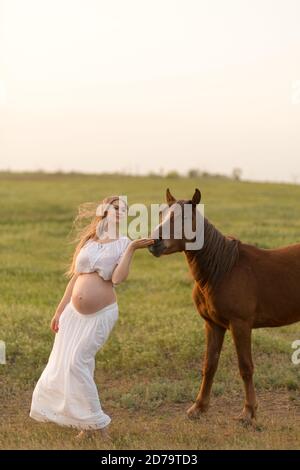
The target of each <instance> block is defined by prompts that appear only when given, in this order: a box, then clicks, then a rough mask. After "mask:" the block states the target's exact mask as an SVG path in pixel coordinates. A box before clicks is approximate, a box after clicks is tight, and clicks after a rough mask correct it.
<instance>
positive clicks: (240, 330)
mask: <svg viewBox="0 0 300 470" xmlns="http://www.w3.org/2000/svg"><path fill="white" fill-rule="evenodd" d="M230 329H231V332H232V336H233V340H234V343H235V347H236V351H237V356H238V363H239V369H240V374H241V377H242V379H243V382H244V386H245V395H246V400H245V404H244V408H243V411H242V414H241V415H240V416H239V419H241V420H242V421H244V422H248V423H251V422H252V421H253V419H255V417H256V409H257V403H256V395H255V388H254V384H253V370H254V367H253V362H252V353H251V327H250V326H249V325H248V324H247V323H246V322H245V321H241V320H236V321H234V322H232V323H231V325H230Z"/></svg>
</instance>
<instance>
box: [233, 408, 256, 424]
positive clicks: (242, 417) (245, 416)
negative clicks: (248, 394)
mask: <svg viewBox="0 0 300 470" xmlns="http://www.w3.org/2000/svg"><path fill="white" fill-rule="evenodd" d="M235 420H237V421H238V422H239V423H240V424H241V425H242V426H244V427H245V428H248V427H252V428H256V426H257V423H256V419H255V417H253V416H251V415H250V414H249V413H247V412H245V411H243V412H242V413H241V414H239V415H238V416H236V417H235Z"/></svg>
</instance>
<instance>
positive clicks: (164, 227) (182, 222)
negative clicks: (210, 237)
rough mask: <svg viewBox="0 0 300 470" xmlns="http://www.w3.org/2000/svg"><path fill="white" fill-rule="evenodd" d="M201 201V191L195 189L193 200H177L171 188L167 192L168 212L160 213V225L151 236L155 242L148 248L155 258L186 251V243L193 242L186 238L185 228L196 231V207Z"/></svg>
mask: <svg viewBox="0 0 300 470" xmlns="http://www.w3.org/2000/svg"><path fill="white" fill-rule="evenodd" d="M200 200H201V193H200V191H199V189H195V192H194V195H193V197H192V199H186V200H185V199H180V200H176V199H175V197H174V196H172V194H171V193H170V190H169V188H168V189H167V190H166V201H167V206H166V210H164V211H163V213H162V214H161V213H160V219H161V220H160V223H159V224H158V225H157V227H156V228H155V229H154V230H153V232H152V234H151V238H154V239H155V242H154V244H153V245H150V246H149V247H148V249H149V251H150V252H151V253H152V254H153V255H154V256H157V257H158V256H161V255H169V254H171V253H175V252H177V251H183V250H185V244H186V242H189V241H191V240H190V239H188V238H186V235H185V234H186V230H185V228H184V227H187V226H188V227H190V228H191V230H193V231H195V229H196V217H195V214H196V206H197V204H199V202H200ZM188 208H189V210H188Z"/></svg>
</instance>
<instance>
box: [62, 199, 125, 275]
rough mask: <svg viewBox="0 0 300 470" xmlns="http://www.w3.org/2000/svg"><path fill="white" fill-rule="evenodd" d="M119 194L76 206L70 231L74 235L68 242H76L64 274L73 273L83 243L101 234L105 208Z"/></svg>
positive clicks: (105, 221) (104, 223)
mask: <svg viewBox="0 0 300 470" xmlns="http://www.w3.org/2000/svg"><path fill="white" fill-rule="evenodd" d="M119 199H120V197H119V196H108V197H105V198H104V199H103V200H102V201H101V202H100V203H99V202H84V203H83V204H80V205H79V207H78V214H77V216H76V217H75V219H74V221H73V225H72V231H73V230H75V237H74V238H73V240H72V241H71V242H70V243H72V244H73V243H76V247H75V251H74V253H73V256H72V260H71V262H70V264H69V268H68V270H67V271H66V272H65V273H64V275H65V276H66V277H68V278H71V277H72V276H73V274H74V273H75V261H76V258H77V255H78V253H79V251H80V250H81V248H82V247H83V245H84V244H85V243H86V242H87V241H88V240H89V239H90V238H94V237H95V235H96V234H97V235H101V233H103V232H104V230H105V228H106V225H107V219H106V216H107V209H108V207H109V205H110V204H112V203H113V202H114V201H118V200H119ZM99 205H101V208H102V209H103V210H102V213H101V214H98V212H97V209H98V208H99ZM87 219H91V220H90V222H89V223H88V224H87V225H86V224H83V223H84V222H85V221H86V220H87Z"/></svg>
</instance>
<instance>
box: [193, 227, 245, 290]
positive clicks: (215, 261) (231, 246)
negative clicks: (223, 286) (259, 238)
mask: <svg viewBox="0 0 300 470" xmlns="http://www.w3.org/2000/svg"><path fill="white" fill-rule="evenodd" d="M238 244H239V241H238V240H235V239H230V238H227V237H225V236H224V235H223V234H222V233H221V232H220V231H219V230H217V229H216V228H215V227H214V226H213V225H212V224H211V223H210V222H209V221H208V220H207V219H206V218H205V219H204V243H203V247H202V248H201V249H199V250H185V252H184V253H185V256H186V258H187V261H188V264H189V267H190V270H191V273H192V275H193V278H194V279H195V281H197V282H198V283H199V285H200V287H201V288H213V287H214V286H215V285H216V284H217V283H218V281H220V280H221V278H222V277H223V276H224V275H225V274H226V273H227V272H229V271H230V270H231V269H232V267H233V265H234V264H235V262H236V261H237V258H238Z"/></svg>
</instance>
